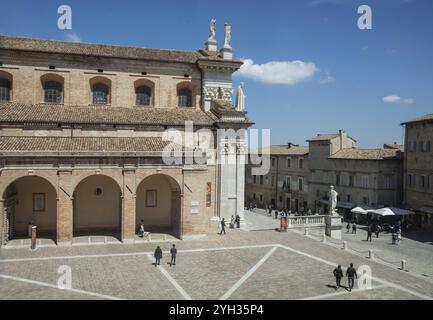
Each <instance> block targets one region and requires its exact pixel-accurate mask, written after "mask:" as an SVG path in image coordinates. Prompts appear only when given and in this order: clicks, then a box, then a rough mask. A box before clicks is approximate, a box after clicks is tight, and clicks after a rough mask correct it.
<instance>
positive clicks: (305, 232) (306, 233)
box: [304, 228, 308, 236]
mask: <svg viewBox="0 0 433 320" xmlns="http://www.w3.org/2000/svg"><path fill="white" fill-rule="evenodd" d="M304 236H308V229H307V228H305V229H304Z"/></svg>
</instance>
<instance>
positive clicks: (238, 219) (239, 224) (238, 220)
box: [235, 214, 241, 229]
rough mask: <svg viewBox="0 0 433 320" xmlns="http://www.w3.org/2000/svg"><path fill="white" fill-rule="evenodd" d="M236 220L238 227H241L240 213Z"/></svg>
mask: <svg viewBox="0 0 433 320" xmlns="http://www.w3.org/2000/svg"><path fill="white" fill-rule="evenodd" d="M235 222H236V228H238V229H239V228H240V227H241V217H240V216H239V215H238V214H237V215H236V218H235Z"/></svg>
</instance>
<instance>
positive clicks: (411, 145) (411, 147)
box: [409, 141, 416, 152]
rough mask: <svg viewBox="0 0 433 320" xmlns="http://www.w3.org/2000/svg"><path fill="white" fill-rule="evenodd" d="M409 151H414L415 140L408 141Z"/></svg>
mask: <svg viewBox="0 0 433 320" xmlns="http://www.w3.org/2000/svg"><path fill="white" fill-rule="evenodd" d="M409 151H410V152H416V141H409Z"/></svg>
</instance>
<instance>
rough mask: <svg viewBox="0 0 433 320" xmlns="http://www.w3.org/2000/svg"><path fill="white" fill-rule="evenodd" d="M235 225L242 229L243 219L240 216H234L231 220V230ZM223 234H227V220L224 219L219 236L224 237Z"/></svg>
mask: <svg viewBox="0 0 433 320" xmlns="http://www.w3.org/2000/svg"><path fill="white" fill-rule="evenodd" d="M235 225H236V228H238V229H239V228H240V227H241V217H240V216H239V215H238V214H237V215H236V216H233V215H232V217H231V219H230V229H233V228H234V227H235ZM223 233H224V234H226V220H225V219H224V218H222V219H221V222H220V232H219V233H218V234H219V235H222V234H223Z"/></svg>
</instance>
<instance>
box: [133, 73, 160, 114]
mask: <svg viewBox="0 0 433 320" xmlns="http://www.w3.org/2000/svg"><path fill="white" fill-rule="evenodd" d="M154 87H155V84H154V83H153V82H152V81H150V80H147V79H139V80H136V81H135V82H134V90H135V105H136V106H138V107H142V106H145V107H146V106H152V105H154V101H153V100H154V94H153V91H154Z"/></svg>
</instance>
